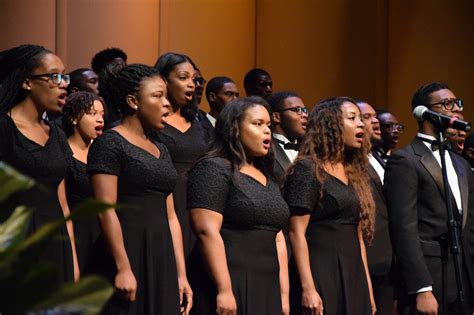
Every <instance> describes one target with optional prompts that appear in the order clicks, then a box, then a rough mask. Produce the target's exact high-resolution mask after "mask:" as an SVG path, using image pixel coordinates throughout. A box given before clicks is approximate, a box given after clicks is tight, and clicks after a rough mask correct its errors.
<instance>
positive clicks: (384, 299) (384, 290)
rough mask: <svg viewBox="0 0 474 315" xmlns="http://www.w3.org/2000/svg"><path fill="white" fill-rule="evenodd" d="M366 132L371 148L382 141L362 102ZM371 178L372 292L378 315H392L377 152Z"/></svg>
mask: <svg viewBox="0 0 474 315" xmlns="http://www.w3.org/2000/svg"><path fill="white" fill-rule="evenodd" d="M357 105H359V108H360V111H361V114H362V119H363V121H364V124H365V131H366V132H367V133H368V134H369V136H370V141H371V142H372V145H376V144H377V143H380V141H382V136H381V130H380V124H379V121H378V119H377V114H376V112H375V110H374V108H373V107H372V106H370V104H368V103H366V102H362V101H359V102H357ZM369 162H370V165H369V178H370V186H371V191H372V197H373V198H374V202H375V210H376V212H377V213H376V219H375V237H374V240H373V241H372V244H367V246H366V249H367V261H368V264H369V272H370V278H371V280H372V289H373V291H374V299H375V304H376V305H377V314H380V315H392V314H393V306H394V292H393V280H392V275H391V270H392V262H393V250H392V243H391V241H390V233H389V229H388V214H387V206H386V204H385V197H384V195H383V180H384V173H385V169H384V166H385V162H384V161H383V160H382V159H381V158H380V157H379V156H378V155H376V154H375V153H370V154H369Z"/></svg>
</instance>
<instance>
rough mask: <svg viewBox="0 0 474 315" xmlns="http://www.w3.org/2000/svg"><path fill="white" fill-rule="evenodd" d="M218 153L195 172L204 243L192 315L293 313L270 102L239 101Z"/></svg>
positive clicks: (197, 258) (219, 135)
mask: <svg viewBox="0 0 474 315" xmlns="http://www.w3.org/2000/svg"><path fill="white" fill-rule="evenodd" d="M215 130H216V138H215V142H214V144H213V146H212V149H211V151H210V152H209V153H208V154H207V155H206V156H205V157H204V158H202V159H201V160H200V161H199V162H197V164H196V165H195V166H194V167H193V168H192V169H191V171H190V174H189V181H188V207H189V209H190V213H191V221H192V225H193V229H194V231H195V233H196V235H197V238H198V245H199V246H196V247H195V248H194V249H193V252H192V254H191V256H190V258H189V262H190V264H189V265H190V267H189V268H190V270H189V273H190V275H189V277H190V282H191V283H192V285H193V289H194V292H195V304H194V308H193V311H192V314H200V315H201V314H202V315H204V314H205V315H208V314H240V315H253V314H282V313H283V314H288V311H289V301H288V264H287V251H286V244H285V238H284V236H283V233H282V228H283V227H284V225H285V224H286V223H287V220H288V217H289V210H288V206H287V204H286V203H285V201H284V200H283V197H282V196H281V194H280V189H279V187H278V184H277V183H276V181H275V178H274V177H273V176H272V175H271V174H272V170H273V153H272V152H271V151H270V147H271V146H270V142H271V132H270V115H269V109H268V104H267V103H266V102H265V101H264V100H263V99H262V98H260V97H249V98H242V99H236V100H234V101H232V102H230V103H229V104H228V105H227V106H226V107H225V108H224V110H223V111H222V112H221V114H220V116H219V118H218V120H217V124H216V129H215Z"/></svg>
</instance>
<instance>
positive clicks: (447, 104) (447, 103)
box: [430, 98, 464, 110]
mask: <svg viewBox="0 0 474 315" xmlns="http://www.w3.org/2000/svg"><path fill="white" fill-rule="evenodd" d="M455 104H456V105H458V107H459V109H461V110H462V109H463V107H464V104H463V101H462V99H460V98H447V99H444V100H442V101H441V102H438V103H433V104H430V107H431V106H437V105H439V106H443V107H444V109H446V110H453V108H454V105H455Z"/></svg>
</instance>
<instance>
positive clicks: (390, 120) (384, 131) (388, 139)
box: [374, 110, 404, 166]
mask: <svg viewBox="0 0 474 315" xmlns="http://www.w3.org/2000/svg"><path fill="white" fill-rule="evenodd" d="M377 119H378V120H379V123H380V135H381V137H382V139H381V141H379V142H377V143H376V144H374V152H375V153H376V154H377V157H380V159H381V161H382V164H383V165H384V166H385V163H386V162H387V158H388V157H389V156H390V155H391V154H392V153H393V150H395V148H396V146H397V144H398V140H399V138H400V135H401V133H402V132H403V130H404V126H403V125H402V124H401V123H399V122H398V119H397V117H395V115H393V114H392V113H390V112H389V111H386V110H377Z"/></svg>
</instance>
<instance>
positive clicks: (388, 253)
mask: <svg viewBox="0 0 474 315" xmlns="http://www.w3.org/2000/svg"><path fill="white" fill-rule="evenodd" d="M368 171H369V173H368V174H369V179H370V182H369V183H370V188H371V191H372V197H373V199H374V202H375V210H376V218H375V237H374V240H373V241H372V244H371V245H368V246H367V247H366V248H367V261H368V264H369V271H370V275H371V276H383V275H387V274H388V273H389V272H390V270H391V267H392V261H393V249H392V242H391V241H390V233H389V229H388V213H387V206H386V204H385V197H384V195H383V185H382V181H381V180H380V177H379V175H378V174H377V172H376V171H375V169H374V168H373V167H372V165H369V168H368Z"/></svg>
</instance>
